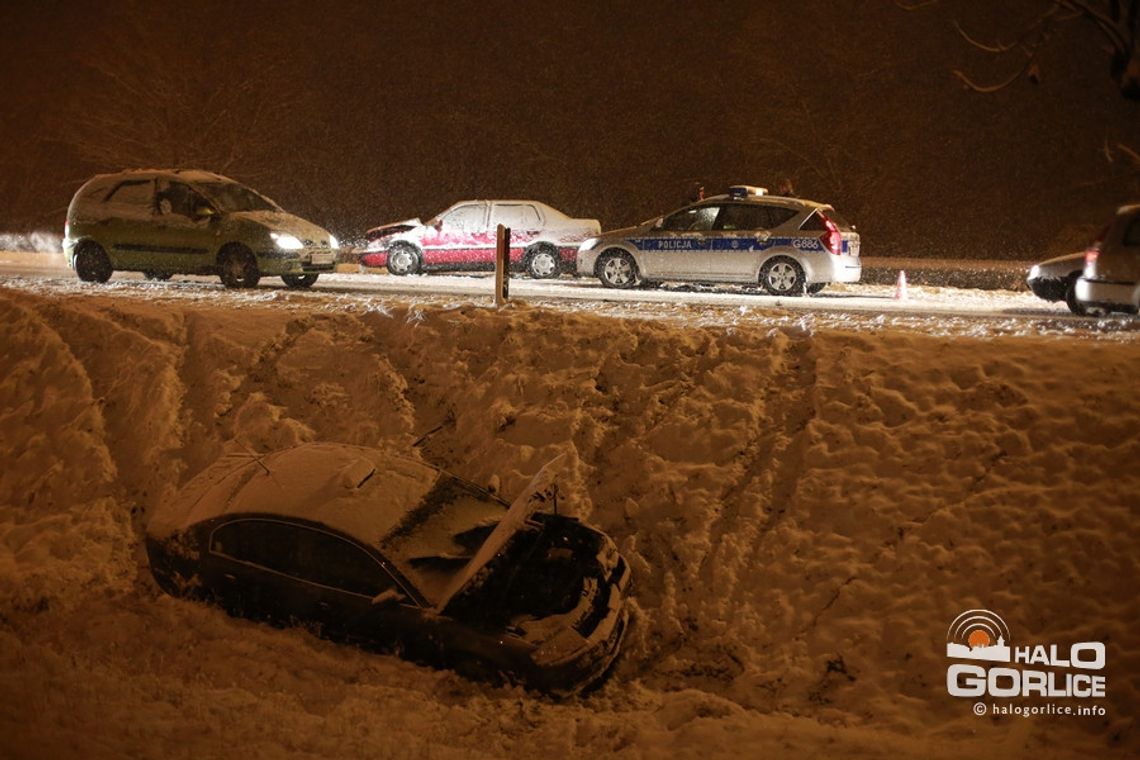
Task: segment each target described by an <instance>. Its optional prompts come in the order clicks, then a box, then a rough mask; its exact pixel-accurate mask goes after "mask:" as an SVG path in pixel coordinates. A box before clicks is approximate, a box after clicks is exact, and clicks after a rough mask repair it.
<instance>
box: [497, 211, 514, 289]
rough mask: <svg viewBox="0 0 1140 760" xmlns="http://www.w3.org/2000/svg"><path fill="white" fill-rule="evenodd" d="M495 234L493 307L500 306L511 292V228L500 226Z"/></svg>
mask: <svg viewBox="0 0 1140 760" xmlns="http://www.w3.org/2000/svg"><path fill="white" fill-rule="evenodd" d="M495 232H496V234H495V306H502V305H503V304H505V303H506V302H507V298H508V297H509V296H510V290H511V228H510V227H504V226H503V225H501V224H500V225H499V226H498V229H497V230H496V231H495Z"/></svg>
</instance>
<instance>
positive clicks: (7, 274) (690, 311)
mask: <svg viewBox="0 0 1140 760" xmlns="http://www.w3.org/2000/svg"><path fill="white" fill-rule="evenodd" d="M963 266H964V267H967V266H969V262H963ZM0 281H3V282H6V283H7V284H9V285H10V286H14V287H19V288H26V289H30V290H47V291H51V292H55V293H59V292H64V293H67V292H72V293H85V294H93V293H97V292H100V291H102V292H107V293H114V294H116V295H120V296H124V297H134V298H143V299H147V300H152V299H159V300H167V299H171V300H176V301H185V300H198V299H209V300H221V301H223V302H228V303H232V304H233V305H235V306H239V307H240V305H242V304H249V303H251V302H256V303H265V302H266V301H277V302H281V301H284V302H286V303H293V304H294V305H298V306H299V305H301V304H304V306H305V307H306V308H308V307H312V306H317V305H318V303H319V302H322V301H324V302H326V304H325V305H326V308H329V309H336V308H345V309H349V310H361V309H363V310H371V309H376V308H380V309H383V308H385V304H390V303H409V302H410V303H415V304H422V305H424V306H429V305H430V306H444V307H447V306H459V305H466V304H470V303H475V304H479V303H487V304H489V303H490V302H491V300H492V298H493V287H494V285H493V277H492V276H491V275H490V274H489V273H488V274H470V275H454V274H453V275H443V274H432V275H421V276H413V277H393V276H390V275H387V274H383V273H381V274H377V273H356V272H338V273H336V274H331V275H322V276H321V278H320V280H319V281H318V283H317V284H316V285H315V286H314V287H313V288H312V289H311V290H309V291H292V290H288V289H286V288H285V287H284V285H283V283H282V282H281V281H280V279H278V278H276V277H267V278H264V279H263V280H262V282H261V285H260V286H259V287H258V288H256V289H255V290H252V291H227V290H225V289H224V288H223V287H222V286H221V284H220V283H219V282H218V280H217V278H215V277H178V278H175V279H174V280H172V281H169V282H162V283H156V282H149V281H146V280H145V279H143V277H142V276H141V275H139V274H136V273H117V274H116V275H115V276H114V277H113V278H112V280H111V281H110V282H109V283H107V284H106V285H89V284H86V283H82V282H80V281H79V280H78V279H77V278H76V277H75V274H74V273H73V272H72V271H71V270H69V269H68V268H67V267H66V265H65V264H64V263H63V257H62V256H61V255H58V254H42V253H40V254H29V253H12V252H0ZM907 291H908V297H907V298H905V299H898V298H896V297H895V288H894V287H893V286H885V285H869V284H857V285H834V286H830V287H828V288H827V289H826V290H824V291H823V292H822V293H820V294H818V295H815V296H811V297H806V298H780V297H775V296H769V295H766V294H764V293H762V292H761V291H759V290H758V289H756V288H747V287H739V286H717V287H712V286H700V285H665V286H660V287H656V288H644V289H636V290H627V291H623V290H613V289H610V288H605V287H601V286H600V285H599V283H597V281H595V280H593V279H585V278H583V279H577V278H571V277H563V278H561V279H558V280H547V281H535V280H531V279H527V278H515V279H512V280H511V283H510V294H511V298H512V300H513V302H514V303H515V304H516V305H517V304H519V303H520V302H522V303H525V304H526V305H530V306H543V307H548V308H556V309H559V310H569V311H588V312H591V313H603V314H609V315H611V316H617V317H636V318H642V319H680V320H683V321H695V322H698V323H708V324H730V325H731V324H739V323H740V322H741V321H751V320H757V319H763V320H764V321H767V322H771V323H773V324H788V323H797V322H801V321H803V320H805V319H807V320H809V321H811V322H812V323H814V324H817V325H820V326H828V327H844V326H849V327H852V328H854V329H868V328H879V327H885V326H891V327H905V328H911V329H917V330H919V331H921V332H926V333H932V334H951V335H963V334H965V335H975V336H976V335H986V334H1003V335H1008V334H1026V335H1029V334H1056V335H1067V336H1078V337H1085V338H1093V339H1101V338H1109V339H1114V340H1119V339H1125V340H1131V339H1132V338H1133V337H1134V336H1135V335H1136V334H1138V333H1140V320H1136V319H1133V318H1131V317H1129V316H1126V315H1115V316H1112V317H1108V318H1102V319H1094V318H1088V317H1077V316H1074V315H1072V314H1071V313H1070V312H1069V310H1068V309H1067V308H1066V306H1065V305H1064V303H1048V302H1046V301H1042V300H1041V299H1039V298H1037V297H1036V296H1034V295H1033V294H1032V293H1030V292H1028V291H1011V290H980V289H967V288H953V287H923V286H914V285H912V286H910V287H909V288H908V289H907Z"/></svg>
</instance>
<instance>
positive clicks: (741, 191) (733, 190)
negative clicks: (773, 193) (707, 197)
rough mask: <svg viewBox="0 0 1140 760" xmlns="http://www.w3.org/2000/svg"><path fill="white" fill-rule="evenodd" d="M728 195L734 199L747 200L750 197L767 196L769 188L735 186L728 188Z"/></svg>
mask: <svg viewBox="0 0 1140 760" xmlns="http://www.w3.org/2000/svg"><path fill="white" fill-rule="evenodd" d="M728 194H729V196H731V197H733V198H747V197H748V196H749V195H767V194H768V188H766V187H754V186H753V185H733V186H732V187H730V188H728Z"/></svg>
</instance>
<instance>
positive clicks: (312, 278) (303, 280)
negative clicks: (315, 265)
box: [281, 274, 317, 290]
mask: <svg viewBox="0 0 1140 760" xmlns="http://www.w3.org/2000/svg"><path fill="white" fill-rule="evenodd" d="M281 280H282V281H283V282H284V283H285V287H287V288H290V289H292V290H300V289H301V288H311V287H313V283H314V282H316V281H317V275H316V274H283V275H281Z"/></svg>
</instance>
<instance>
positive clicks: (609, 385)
mask: <svg viewBox="0 0 1140 760" xmlns="http://www.w3.org/2000/svg"><path fill="white" fill-rule="evenodd" d="M176 292H177V291H176V290H175V289H171V288H169V287H162V286H145V285H141V284H138V285H135V286H134V287H133V288H131V289H121V290H118V291H115V290H105V289H104V290H101V289H98V288H90V287H89V288H79V289H69V290H61V291H60V292H59V293H55V294H53V293H52V292H50V291H47V290H41V292H35V291H34V290H29V289H27V288H20V287H11V286H10V287H0V318H2V319H3V323H4V324H5V333H4V340H3V351H2V354H0V378H2V380H0V455H2V456H3V461H4V462H5V465H4V469H3V474H2V477H0V689H2V693H3V696H2V697H0V754H3V755H5V756H9V757H43V756H55V757H78V756H82V757H121V756H137V757H159V756H168V755H170V754H172V753H173V754H177V755H186V756H189V755H191V754H194V755H204V756H218V755H223V754H224V755H236V754H249V755H252V756H257V757H296V756H306V757H346V756H377V757H421V756H432V757H436V756H439V757H452V756H455V757H460V756H462V757H505V756H508V755H512V754H513V755H517V756H520V757H530V756H537V755H540V754H543V755H552V754H558V755H567V756H595V755H599V754H606V755H608V754H624V755H629V756H651V757H652V756H666V755H668V756H670V757H697V756H700V757H707V756H739V755H742V754H745V753H747V754H760V753H762V754H765V755H767V756H772V757H789V758H790V757H805V756H818V755H821V754H823V753H825V752H826V753H828V754H833V753H837V752H838V753H842V754H844V755H847V756H851V757H878V756H883V755H887V754H899V755H903V756H914V757H950V756H953V757H958V756H960V755H962V754H963V753H970V752H973V753H974V754H980V755H981V756H996V755H999V754H1000V755H1001V756H1029V755H1033V756H1036V757H1048V756H1058V757H1085V756H1109V755H1113V754H1115V755H1119V756H1129V755H1133V756H1134V755H1135V754H1136V753H1137V752H1138V751H1140V739H1138V736H1137V732H1136V728H1135V725H1134V724H1135V716H1136V707H1137V696H1138V690H1140V635H1138V634H1137V633H1136V629H1135V621H1136V620H1137V619H1140V601H1138V600H1137V597H1136V595H1135V593H1134V588H1133V587H1134V585H1135V580H1136V578H1137V567H1136V560H1135V558H1134V557H1135V546H1136V540H1137V536H1138V530H1137V528H1138V517H1137V514H1136V493H1137V489H1138V486H1140V468H1137V467H1136V462H1137V461H1140V436H1138V435H1137V431H1138V430H1140V398H1138V397H1137V395H1136V393H1135V388H1134V379H1135V367H1136V366H1137V364H1138V361H1140V341H1138V340H1137V338H1136V336H1137V333H1136V332H1134V331H1132V332H1124V333H1123V334H1121V333H1116V334H1114V335H1113V340H1097V339H1074V338H1070V337H1066V336H1064V335H1056V334H1047V335H1036V334H1032V332H1030V333H1029V334H1026V333H1018V334H1015V335H1003V334H1001V330H997V331H996V333H995V332H991V333H989V334H986V335H983V336H981V337H974V336H972V335H970V334H959V335H955V336H952V337H951V336H946V335H944V334H932V333H930V332H925V331H922V330H914V329H910V328H909V327H908V326H906V325H905V324H903V325H900V324H888V323H883V322H861V323H857V324H856V325H855V326H856V327H858V328H859V329H850V326H845V325H843V324H840V325H831V324H829V323H828V322H827V321H826V320H819V321H813V320H803V319H802V318H789V317H787V315H781V314H779V313H765V312H753V313H750V314H749V315H748V317H747V318H746V319H743V318H742V319H736V318H734V319H733V320H732V322H731V324H724V323H707V322H704V321H702V320H700V319H696V318H694V319H688V320H686V319H685V318H684V317H683V315H681V316H680V317H679V316H678V314H676V313H673V314H672V315H671V316H670V318H668V319H655V320H646V319H628V318H615V317H613V316H607V315H599V314H593V313H587V312H583V311H559V310H555V309H540V308H531V307H527V306H526V305H524V304H517V305H514V306H512V307H510V308H507V309H503V310H501V311H494V310H491V309H488V308H484V307H481V306H472V305H470V304H453V305H451V306H439V305H426V306H425V305H423V304H418V305H417V304H413V303H408V302H406V301H405V302H401V301H399V300H396V299H388V300H387V301H375V302H372V303H370V304H368V305H367V307H366V308H365V307H364V306H363V305H362V302H361V301H360V300H351V301H347V302H342V301H338V300H337V299H336V298H335V297H334V298H329V297H327V296H326V297H322V296H320V295H319V294H289V293H283V292H278V291H272V292H270V293H268V294H267V293H266V292H258V293H254V294H233V295H232V296H230V295H226V296H219V297H218V298H216V299H197V300H191V299H181V298H178V297H167V296H166V295H164V294H170V293H176ZM219 292H220V291H219ZM308 440H330V441H344V442H350V443H357V444H366V445H372V446H380V447H385V446H391V447H394V448H395V449H398V450H400V451H407V450H409V449H411V448H412V446H413V444H414V443H415V442H417V441H419V442H420V443H419V446H418V451H419V452H420V455H421V456H423V457H424V458H425V459H427V460H429V461H431V462H433V463H436V464H439V465H441V466H443V467H445V468H447V469H450V470H452V471H454V472H456V473H458V474H460V475H463V476H466V477H468V478H470V479H472V480H475V481H477V482H484V483H491V482H497V483H498V484H499V487H500V488H501V490H502V491H503V492H504V493H506V494H508V495H510V494H512V493H514V492H515V491H516V490H517V489H519V488H521V487H522V486H523V485H524V484H525V482H526V480H527V479H528V478H529V476H530V475H531V474H532V473H533V472H534V471H535V470H537V469H538V467H539V466H541V464H543V463H544V462H546V461H548V460H549V459H551V458H552V457H554V456H555V455H557V454H562V453H565V454H567V455H568V459H569V466H568V468H567V474H566V478H565V480H564V481H563V482H562V489H563V493H564V495H565V499H564V503H565V505H566V506H568V507H569V508H571V509H573V510H574V511H575V512H577V513H578V514H580V515H581V516H583V517H585V518H587V519H589V520H590V521H591V522H593V523H594V524H596V525H598V526H599V527H601V528H603V529H604V530H606V531H607V532H609V533H610V534H611V535H613V536H614V537H615V539H616V540H617V541H618V542H619V544H620V546H621V548H622V550H623V552H624V553H625V554H626V556H627V557H628V558H629V559H630V561H631V564H632V567H633V570H634V573H635V599H636V604H637V607H638V616H637V621H636V627H635V629H634V631H633V633H632V635H631V637H630V639H629V641H628V645H627V648H626V652H625V655H624V657H623V659H622V660H621V661H620V662H619V666H618V668H617V671H616V673H615V674H614V677H613V678H612V680H611V681H610V682H608V683H607V684H606V686H605V687H604V688H602V689H601V690H600V691H599V692H598V693H596V694H594V695H592V696H590V697H587V698H584V699H581V700H576V701H572V702H568V703H564V704H554V703H550V702H548V701H545V700H542V699H539V698H536V697H533V696H531V695H528V694H525V693H523V692H520V691H518V690H512V689H499V690H496V689H490V688H487V687H483V686H480V685H477V684H473V683H470V682H467V681H464V680H463V679H461V678H459V677H458V676H455V675H454V674H452V673H449V672H437V671H433V670H430V669H425V668H420V667H417V666H414V665H411V664H408V663H405V662H402V661H399V660H396V659H394V658H389V657H380V656H375V655H369V654H365V653H362V652H359V651H357V650H354V649H351V648H347V647H340V646H336V645H332V644H328V643H326V642H322V641H319V640H317V639H315V638H313V637H311V636H309V635H308V634H306V633H305V632H303V631H297V630H289V631H280V630H276V629H273V628H269V627H266V626H261V625H257V624H253V623H248V622H245V621H240V620H233V619H230V618H227V617H226V616H225V615H224V614H222V613H220V612H217V611H215V610H212V609H210V608H206V607H203V606H200V605H195V604H192V603H187V602H181V601H177V600H173V599H170V598H167V597H165V596H163V595H162V594H161V593H159V592H158V590H157V589H156V588H155V586H154V585H153V583H152V582H151V580H150V578H149V574H148V571H147V568H146V564H145V562H146V560H145V556H144V554H143V552H142V551H141V547H140V544H139V536H140V533H141V530H142V526H143V525H144V524H145V520H146V516H147V513H148V512H149V511H150V510H151V509H152V508H153V507H154V506H155V505H156V504H158V503H159V502H161V501H162V500H163V499H166V498H169V497H170V495H171V494H172V493H173V491H174V490H175V489H176V488H177V487H178V485H179V484H181V483H183V482H185V481H186V480H187V479H188V478H189V477H191V476H192V475H193V474H194V473H196V472H197V471H198V470H200V469H201V468H203V467H204V466H205V465H206V464H208V463H209V462H210V461H212V460H213V459H214V458H216V457H217V456H219V455H220V454H221V453H223V452H225V451H227V450H247V449H252V450H258V451H263V450H267V449H271V448H277V447H281V446H286V445H289V444H293V443H296V442H300V441H308ZM970 607H988V608H990V609H993V610H995V611H998V612H999V613H1000V614H1001V615H1002V616H1003V617H1004V618H1005V620H1006V621H1008V622H1009V624H1010V626H1011V628H1012V629H1013V631H1014V635H1015V637H1016V638H1017V639H1018V641H1020V642H1030V641H1033V642H1036V641H1057V642H1071V641H1081V640H1097V641H1105V642H1107V643H1108V663H1109V666H1108V671H1107V675H1108V680H1109V688H1108V698H1107V700H1106V702H1105V706H1106V707H1107V715H1106V716H1104V717H1082V718H1079V719H1078V718H1071V719H1068V720H1059V719H1048V718H1018V717H1013V718H992V717H985V718H977V717H975V716H974V715H973V714H972V712H971V710H970V707H971V704H970V702H969V701H968V700H957V699H952V698H950V697H949V696H948V695H947V694H946V689H945V686H944V679H945V657H944V651H945V649H944V646H945V636H946V627H947V625H949V623H950V621H951V620H952V619H953V618H954V617H955V616H957V615H958V613H959V612H961V611H962V610H964V609H967V608H970Z"/></svg>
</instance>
